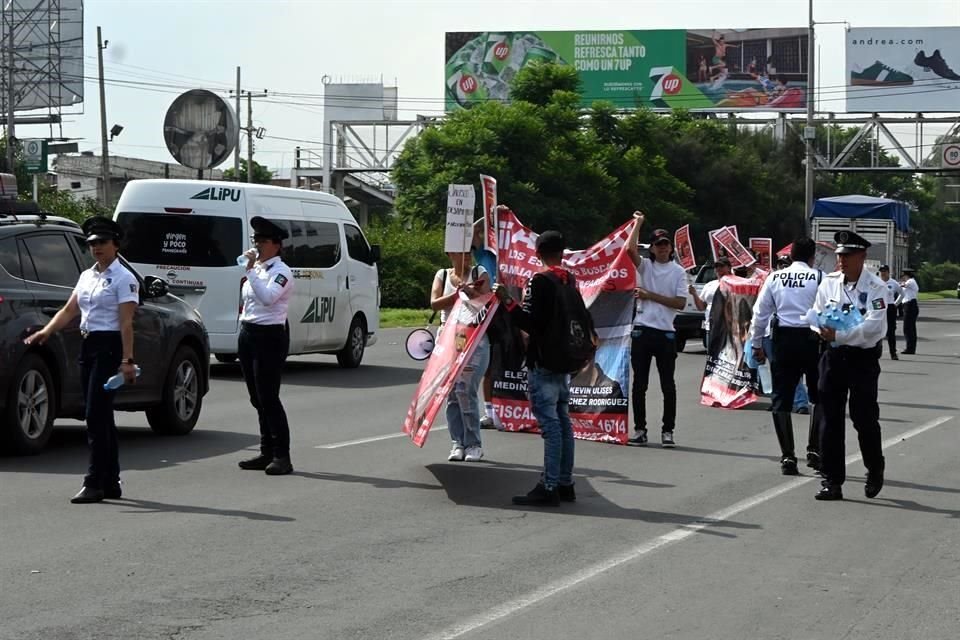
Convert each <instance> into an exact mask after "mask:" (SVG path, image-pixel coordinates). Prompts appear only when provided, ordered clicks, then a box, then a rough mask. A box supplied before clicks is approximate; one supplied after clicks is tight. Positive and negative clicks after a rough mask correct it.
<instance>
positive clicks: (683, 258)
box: [673, 224, 697, 270]
mask: <svg viewBox="0 0 960 640" xmlns="http://www.w3.org/2000/svg"><path fill="white" fill-rule="evenodd" d="M673 248H674V251H676V253H677V262H679V263H680V266H681V267H683V268H684V270H689V269H693V268H694V267H695V266H697V259H696V257H694V254H693V241H692V240H691V239H690V225H689V224H685V225H683V226H682V227H680V228H679V229H677V231H676V233H674V234H673Z"/></svg>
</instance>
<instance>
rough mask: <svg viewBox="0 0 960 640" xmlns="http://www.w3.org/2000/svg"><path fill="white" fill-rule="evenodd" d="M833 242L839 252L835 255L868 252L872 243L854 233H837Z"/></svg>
mask: <svg viewBox="0 0 960 640" xmlns="http://www.w3.org/2000/svg"><path fill="white" fill-rule="evenodd" d="M833 240H834V242H836V243H837V250H836V251H835V252H834V253H838V254H843V253H856V252H858V251H866V250H867V248H869V247H870V243H869V242H868V241H867V240H866V239H865V238H864V237H863V236H861V235H860V234H858V233H855V232H853V231H837V232H836V233H835V234H833Z"/></svg>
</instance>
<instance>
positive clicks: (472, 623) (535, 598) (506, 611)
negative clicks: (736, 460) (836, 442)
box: [428, 416, 953, 640]
mask: <svg viewBox="0 0 960 640" xmlns="http://www.w3.org/2000/svg"><path fill="white" fill-rule="evenodd" d="M952 418H953V416H941V417H939V418H936V419H934V420H931V421H930V422H926V423H924V424H922V425H920V426H918V427H915V428H913V429H910V430H908V431H905V432H904V433H901V434H898V435H896V436H893V437H891V438H888V439H887V440H885V441H884V442H883V448H884V449H888V448H890V447H893V446H894V445H897V444H900V443H901V442H903V441H905V440H909V439H910V438H913V437H916V436H918V435H920V434H922V433H924V432H926V431H929V430H931V429H934V428H936V427H939V426H940V425H941V424H943V423H944V422H947V421H949V420H951V419H952ZM681 451H682V449H681ZM860 459H861V455H860V454H859V453H856V454H851V455H849V456H847V458H846V464H847V465H850V464H853V463H854V462H857V461H858V460H860ZM819 479H820V478H819V476H803V477H797V478H794V479H793V480H789V481H787V482H784V483H783V484H780V485H778V486H776V487H773V488H772V489H768V490H766V491H763V492H761V493H758V494H756V495H755V496H752V497H750V498H747V499H746V500H741V501H740V502H737V503H736V504H733V505H731V506H729V507H727V508H725V509H721V510H719V511H716V512H714V513H712V514H710V515H708V516H706V517H705V518H703V519H702V521H700V522H697V523H694V524H689V525H683V526H681V527H679V528H677V529H674V530H673V531H670V532H668V533H665V534H663V535H661V536H657V537H656V538H653V539H652V540H648V541H647V542H644V543H643V544H641V545H639V546H636V547H634V548H632V549H629V550H627V551H625V552H622V553H618V554H616V555H614V556H611V557H610V558H607V559H606V560H602V561H601V562H598V563H596V564H594V565H591V566H589V567H586V568H585V569H581V570H580V571H577V572H576V573H573V574H571V575H568V576H565V577H563V578H560V579H558V580H555V581H553V582H551V583H549V584H547V585H545V586H543V587H541V588H539V589H536V590H534V591H532V592H530V593H528V594H526V595H522V596H520V597H518V598H516V599H514V600H511V601H510V602H507V603H504V604H501V605H498V606H496V607H493V608H492V609H490V610H488V611H486V612H484V613H481V614H478V615H476V616H473V617H471V618H468V619H466V620H464V621H462V622H460V623H458V624H456V625H454V626H452V627H450V628H448V629H445V630H443V631H441V632H439V633H437V634H435V635H431V636H428V640H456V638H460V637H462V636H465V635H467V634H468V633H472V632H473V631H477V630H478V629H481V628H483V627H486V626H489V625H491V624H493V623H494V622H497V621H499V620H502V619H503V618H506V617H508V616H510V615H513V614H514V613H518V612H520V611H522V610H524V609H527V608H529V607H532V606H534V605H536V604H539V603H541V602H543V601H544V600H547V599H548V598H551V597H553V596H555V595H557V594H560V593H563V592H564V591H569V590H570V589H573V588H574V587H577V586H579V585H581V584H583V583H584V582H587V581H589V580H592V579H593V578H596V577H598V576H601V575H603V574H605V573H607V572H609V571H611V570H613V569H616V568H617V567H620V566H622V565H624V564H627V563H629V562H633V561H634V560H637V559H639V558H641V557H643V556H645V555H648V554H650V553H652V552H654V551H657V550H658V549H661V548H663V547H666V546H667V545H670V544H673V543H676V542H681V541H683V540H686V539H687V538H690V537H692V536H693V535H694V534H695V533H698V532H700V531H702V530H703V529H706V528H707V527H709V526H711V525H715V524H719V523H721V522H723V521H725V520H729V519H730V518H732V517H734V516H736V515H739V514H740V513H743V512H744V511H747V510H749V509H752V508H753V507H756V506H758V505H761V504H763V503H764V502H768V501H770V500H772V499H773V498H776V497H778V496H781V495H783V494H784V493H787V492H788V491H790V490H792V489H796V488H797V487H799V486H802V485H805V484H808V483H810V482H813V481H814V480H819Z"/></svg>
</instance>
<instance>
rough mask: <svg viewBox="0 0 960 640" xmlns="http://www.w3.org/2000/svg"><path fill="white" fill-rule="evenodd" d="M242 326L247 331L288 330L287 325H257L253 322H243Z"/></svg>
mask: <svg viewBox="0 0 960 640" xmlns="http://www.w3.org/2000/svg"><path fill="white" fill-rule="evenodd" d="M240 326H241V327H242V328H243V329H246V330H247V331H285V330H286V329H287V325H286V323H284V324H255V323H253V322H241V323H240Z"/></svg>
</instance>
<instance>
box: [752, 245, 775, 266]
mask: <svg viewBox="0 0 960 640" xmlns="http://www.w3.org/2000/svg"><path fill="white" fill-rule="evenodd" d="M750 251H753V253H754V255H756V256H757V266H758V267H759V268H761V269H763V270H765V271H767V272H769V271H773V267H774V266H775V265H774V264H773V238H750Z"/></svg>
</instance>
